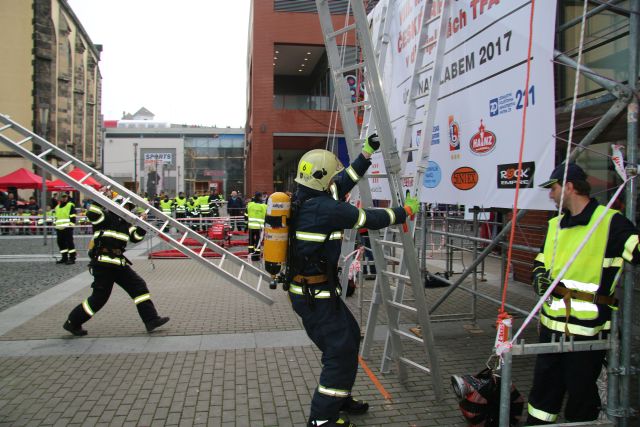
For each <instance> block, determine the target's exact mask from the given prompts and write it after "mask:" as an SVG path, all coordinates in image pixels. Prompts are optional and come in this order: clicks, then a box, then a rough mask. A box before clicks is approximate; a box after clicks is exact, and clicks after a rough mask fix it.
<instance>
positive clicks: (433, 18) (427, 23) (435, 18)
mask: <svg viewBox="0 0 640 427" xmlns="http://www.w3.org/2000/svg"><path fill="white" fill-rule="evenodd" d="M441 16H442V15H440V14H436V15H435V16H432V17H431V18H429V19H428V20H427V21H426V22H425V23H424V25H423V27H425V26H427V25H429V24H433V23H434V22H436V21H437V20H438V19H440V17H441Z"/></svg>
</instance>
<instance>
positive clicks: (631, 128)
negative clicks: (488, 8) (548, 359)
mask: <svg viewBox="0 0 640 427" xmlns="http://www.w3.org/2000/svg"><path fill="white" fill-rule="evenodd" d="M613 4H614V2H613V1H611V2H610V4H608V5H602V6H605V7H603V8H598V9H599V11H601V10H605V9H608V8H609V6H610V5H613ZM630 4H631V7H632V10H631V11H630V13H629V23H630V25H629V79H628V85H623V84H620V83H618V82H614V81H611V80H609V79H605V78H603V77H601V76H599V75H598V74H597V73H595V72H593V71H592V70H590V69H589V68H588V67H584V66H582V65H581V66H580V73H581V74H582V75H584V76H585V77H586V78H588V79H590V80H593V81H595V82H597V83H598V84H600V85H601V86H603V87H604V88H605V89H607V90H608V91H609V92H610V93H612V94H613V95H614V96H615V97H616V98H617V100H616V102H614V104H613V105H612V106H611V108H610V109H609V111H607V113H606V114H605V115H604V116H603V117H602V118H601V119H600V120H599V121H598V123H597V124H596V125H595V126H594V127H593V128H592V129H591V131H590V132H589V133H588V134H587V135H586V136H585V137H584V138H583V139H582V141H580V144H578V145H577V147H576V150H575V151H574V152H573V153H572V156H571V159H572V160H573V159H575V158H576V157H577V156H579V155H580V153H582V152H583V151H584V149H585V148H586V147H587V146H588V145H590V144H591V143H593V141H595V139H596V138H597V137H598V136H599V135H600V134H601V133H602V132H603V131H604V129H605V128H606V126H607V125H608V124H610V123H611V121H613V120H614V119H615V118H616V117H617V116H618V115H619V114H620V113H621V112H622V111H623V110H624V108H625V107H626V108H627V156H626V157H627V174H628V175H636V174H637V157H638V154H637V141H638V98H637V89H638V88H637V81H638V71H639V70H638V47H639V46H638V36H639V35H640V31H639V30H640V2H638V1H634V2H630ZM592 15H595V13H593V10H592V11H591V12H590V13H589V14H588V16H592ZM580 19H582V16H581V17H580ZM571 22H572V21H571ZM568 24H569V23H567V24H565V25H564V26H563V27H564V28H565V29H566V28H569V27H571V26H572V25H568ZM574 24H575V23H574ZM559 31H560V30H559ZM556 59H557V60H558V62H560V63H562V64H564V65H567V66H569V67H571V68H577V67H576V65H577V64H576V63H575V61H573V60H572V59H571V58H569V57H568V56H566V55H564V54H562V53H560V52H557V51H556ZM568 148H570V147H568ZM625 190H626V201H627V205H626V208H625V214H626V216H627V217H628V218H631V219H634V218H635V215H636V196H637V190H636V184H635V183H633V182H632V185H628V186H627V188H626V189H625ZM624 271H625V277H624V289H623V292H624V296H623V299H622V303H621V305H622V310H621V311H622V328H621V330H620V337H621V338H620V349H621V351H620V357H619V366H618V355H617V351H616V350H617V347H618V343H617V342H616V340H617V335H614V334H613V333H612V334H610V336H609V341H604V340H599V341H591V342H588V341H585V343H591V344H592V346H591V347H587V349H589V350H596V349H603V348H607V349H609V358H610V359H611V361H612V362H613V363H612V364H611V366H609V369H608V373H609V374H610V376H609V379H608V380H609V381H610V384H609V386H608V390H609V395H610V397H611V399H609V398H608V401H607V415H608V416H609V418H613V422H614V424H615V425H617V426H621V427H627V426H628V425H629V421H630V417H631V416H633V415H634V414H635V411H634V410H633V408H632V407H631V387H630V384H631V375H633V374H635V372H636V369H635V368H634V367H632V365H631V363H632V360H631V345H632V340H631V336H632V330H631V329H632V326H633V324H632V320H633V318H632V315H633V292H634V286H635V283H634V280H633V279H634V272H635V269H634V267H632V266H631V265H629V264H626V265H625V267H624ZM615 314H616V313H613V317H614V319H613V323H614V325H613V331H615V330H617V325H618V321H617V319H616V318H615ZM536 346H539V345H538V344H525V343H524V342H521V343H518V344H516V345H514V347H513V348H512V349H511V351H508V352H507V353H505V354H503V361H504V364H503V367H502V371H501V374H502V386H501V394H500V427H507V426H508V425H509V410H510V394H511V390H510V387H511V367H512V366H511V362H512V357H513V356H514V355H521V354H538V353H537V352H536V351H537V350H539V349H536ZM516 349H518V351H516ZM567 351H576V350H575V349H571V348H569V349H567V348H564V347H562V348H558V347H553V346H552V347H551V348H547V349H543V351H539V352H540V353H562V352H567ZM618 378H620V380H619V386H618ZM618 399H619V401H618Z"/></svg>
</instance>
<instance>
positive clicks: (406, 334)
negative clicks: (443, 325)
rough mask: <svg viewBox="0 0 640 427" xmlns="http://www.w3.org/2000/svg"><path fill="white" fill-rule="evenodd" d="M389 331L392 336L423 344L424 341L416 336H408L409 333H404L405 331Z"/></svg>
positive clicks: (391, 329)
mask: <svg viewBox="0 0 640 427" xmlns="http://www.w3.org/2000/svg"><path fill="white" fill-rule="evenodd" d="M389 330H390V331H391V332H393V333H394V334H396V335H399V336H401V337H405V338H408V339H410V340H413V341H415V342H419V343H423V342H424V340H423V339H422V338H420V337H418V336H416V335H414V334H410V333H409V332H405V331H401V330H400V329H393V328H389ZM407 360H409V359H407Z"/></svg>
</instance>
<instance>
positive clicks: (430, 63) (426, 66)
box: [418, 61, 433, 74]
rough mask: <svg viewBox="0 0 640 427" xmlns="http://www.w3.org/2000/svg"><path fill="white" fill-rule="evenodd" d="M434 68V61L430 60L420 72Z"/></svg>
mask: <svg viewBox="0 0 640 427" xmlns="http://www.w3.org/2000/svg"><path fill="white" fill-rule="evenodd" d="M432 69H433V61H431V62H429V63H428V64H426V65H423V66H422V67H420V68H419V69H418V74H422V73H426V72H427V71H431V70H432Z"/></svg>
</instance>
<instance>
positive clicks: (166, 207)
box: [160, 200, 173, 215]
mask: <svg viewBox="0 0 640 427" xmlns="http://www.w3.org/2000/svg"><path fill="white" fill-rule="evenodd" d="M171 206H173V202H172V201H171V200H160V210H161V211H162V213H163V214H165V215H171Z"/></svg>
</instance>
